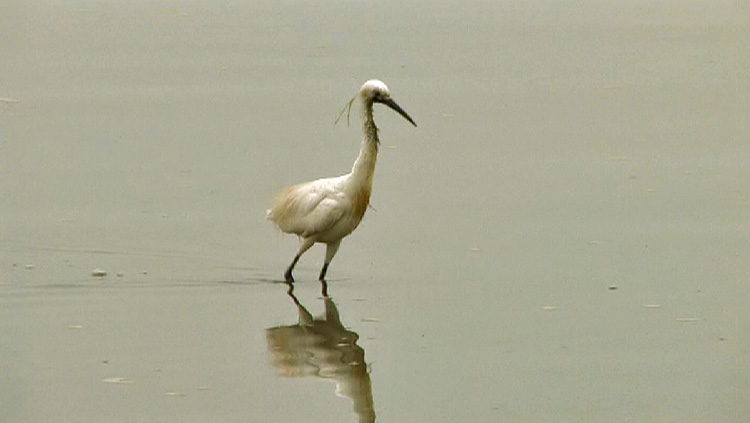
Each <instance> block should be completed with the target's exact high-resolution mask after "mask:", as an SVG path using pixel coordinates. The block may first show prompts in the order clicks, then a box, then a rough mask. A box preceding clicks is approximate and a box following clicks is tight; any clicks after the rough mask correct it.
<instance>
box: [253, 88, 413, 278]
mask: <svg viewBox="0 0 750 423" xmlns="http://www.w3.org/2000/svg"><path fill="white" fill-rule="evenodd" d="M358 96H359V99H360V103H361V104H360V105H361V107H362V119H363V124H362V125H363V129H364V134H365V137H364V140H363V141H362V147H361V148H360V152H359V156H358V157H357V160H356V161H355V162H354V166H353V167H352V171H351V172H350V173H348V174H346V175H342V176H338V177H334V178H324V179H318V180H315V181H312V182H306V183H302V184H299V185H295V186H293V187H290V188H288V189H286V190H285V191H283V192H282V193H281V194H279V196H278V197H277V198H276V200H275V202H274V204H273V206H272V207H271V209H270V210H268V213H267V217H268V219H270V220H272V221H273V222H274V223H276V225H277V226H278V227H279V229H281V230H282V231H283V232H286V233H291V234H296V235H298V236H299V237H300V248H299V250H298V252H297V255H296V256H295V257H294V260H293V261H292V263H291V265H290V266H289V268H288V269H287V271H286V273H285V275H284V276H285V278H286V280H287V281H288V282H292V281H293V278H292V269H293V268H294V266H295V264H296V263H297V261H298V260H299V258H300V256H301V255H302V254H303V253H304V252H305V251H307V250H308V249H309V248H310V247H311V246H312V245H313V244H315V243H316V242H322V243H325V244H326V245H327V249H326V260H325V263H324V265H323V269H322V270H321V273H320V280H323V278H324V277H325V274H326V270H327V268H328V264H329V263H330V262H331V260H332V259H333V256H334V255H335V254H336V251H338V248H339V244H340V242H341V239H342V238H344V237H345V236H347V235H349V234H350V233H352V231H354V229H356V228H357V226H358V225H359V223H360V222H361V221H362V217H363V216H364V214H365V211H366V210H367V206H368V205H369V202H370V193H371V191H372V176H373V173H374V171H375V161H376V159H377V153H378V144H379V143H380V141H379V140H378V133H377V132H378V131H377V127H376V126H375V123H374V121H373V115H372V106H373V103H375V102H379V103H383V104H385V105H387V106H388V107H390V108H392V109H393V110H395V111H396V112H398V113H399V114H401V115H402V116H403V117H404V118H405V119H407V120H408V121H409V122H411V123H412V124H413V125H414V126H416V124H415V123H414V121H413V120H412V119H411V117H409V115H408V114H406V112H405V111H404V110H403V109H401V107H399V106H398V105H397V104H396V103H395V102H394V101H393V100H392V99H391V96H390V92H389V91H388V87H386V85H385V84H384V83H383V82H381V81H378V80H370V81H367V82H365V84H364V85H362V88H360V91H359V95H358ZM355 98H356V97H355ZM352 101H354V99H353V100H352ZM351 103H352V102H350V103H349V104H350V105H351Z"/></svg>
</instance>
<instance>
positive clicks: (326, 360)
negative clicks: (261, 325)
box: [266, 280, 375, 423]
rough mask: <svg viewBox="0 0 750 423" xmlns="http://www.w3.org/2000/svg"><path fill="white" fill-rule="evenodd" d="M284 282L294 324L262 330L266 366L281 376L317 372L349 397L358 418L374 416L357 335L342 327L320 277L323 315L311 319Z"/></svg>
mask: <svg viewBox="0 0 750 423" xmlns="http://www.w3.org/2000/svg"><path fill="white" fill-rule="evenodd" d="M294 288H295V286H294V284H293V283H291V282H290V283H287V289H286V294H287V296H289V298H291V300H292V301H293V302H294V305H295V307H296V308H297V323H296V324H293V325H284V326H274V327H270V328H268V329H266V339H267V341H268V350H269V352H270V353H271V365H272V366H273V367H275V368H277V369H278V370H279V373H280V375H281V376H284V377H294V378H299V377H302V376H311V377H317V378H320V379H326V380H331V381H334V382H336V390H335V392H336V394H337V395H338V396H341V397H344V398H348V399H350V400H351V401H352V406H353V407H352V408H353V410H354V412H355V413H357V415H358V416H359V422H360V423H363V422H364V423H372V422H374V421H375V410H374V406H373V399H372V383H371V381H370V373H369V371H368V367H367V364H366V363H365V350H364V349H363V348H362V347H360V346H359V345H357V340H358V339H359V335H358V334H357V333H356V332H353V331H351V330H348V329H347V328H346V327H345V326H344V325H343V323H342V322H341V318H340V315H339V311H338V308H337V307H336V304H335V303H334V302H333V300H332V299H331V298H330V297H329V296H328V284H327V283H326V281H325V280H322V281H320V292H321V294H322V295H323V304H324V306H325V314H324V315H323V316H320V317H317V318H314V317H313V316H312V314H310V312H309V311H308V310H307V309H306V308H305V307H304V306H303V305H302V303H301V302H300V300H299V299H298V298H297V296H296V295H295V294H294V291H295V289H294Z"/></svg>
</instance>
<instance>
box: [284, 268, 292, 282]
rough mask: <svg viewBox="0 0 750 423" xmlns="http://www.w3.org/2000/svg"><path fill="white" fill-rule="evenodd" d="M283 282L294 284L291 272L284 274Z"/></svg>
mask: <svg viewBox="0 0 750 423" xmlns="http://www.w3.org/2000/svg"><path fill="white" fill-rule="evenodd" d="M284 280H285V281H286V283H294V277H292V272H291V271H290V270H287V271H286V272H284Z"/></svg>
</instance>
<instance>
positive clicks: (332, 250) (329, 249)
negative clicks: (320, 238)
mask: <svg viewBox="0 0 750 423" xmlns="http://www.w3.org/2000/svg"><path fill="white" fill-rule="evenodd" d="M339 245H341V240H338V241H336V242H332V243H330V244H326V261H325V262H324V263H323V268H322V269H320V277H319V278H318V280H319V281H324V280H325V279H326V272H327V271H328V265H329V264H331V260H333V256H335V255H336V252H337V251H338V250H339Z"/></svg>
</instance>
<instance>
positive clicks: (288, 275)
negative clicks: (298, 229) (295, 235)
mask: <svg viewBox="0 0 750 423" xmlns="http://www.w3.org/2000/svg"><path fill="white" fill-rule="evenodd" d="M313 244H315V241H313V240H312V239H310V238H300V245H299V251H297V255H295V256H294V259H293V260H292V263H291V264H290V265H289V267H287V269H286V272H284V280H285V281H287V282H289V283H292V282H294V277H293V276H292V270H294V266H296V265H297V262H298V261H299V258H300V257H302V254H305V251H307V250H309V249H310V247H312V246H313Z"/></svg>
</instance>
